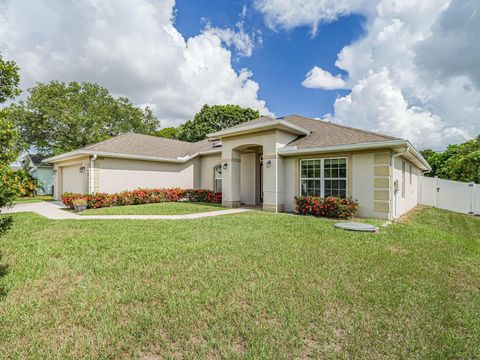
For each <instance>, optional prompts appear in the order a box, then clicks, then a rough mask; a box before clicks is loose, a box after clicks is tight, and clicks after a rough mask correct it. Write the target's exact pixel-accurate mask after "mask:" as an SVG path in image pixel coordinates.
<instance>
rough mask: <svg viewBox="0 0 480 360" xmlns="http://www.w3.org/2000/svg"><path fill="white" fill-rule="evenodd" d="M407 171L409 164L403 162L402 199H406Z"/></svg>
mask: <svg viewBox="0 0 480 360" xmlns="http://www.w3.org/2000/svg"><path fill="white" fill-rule="evenodd" d="M406 171H407V163H406V162H405V160H402V199H405V193H406V191H405V183H406V177H405V173H406Z"/></svg>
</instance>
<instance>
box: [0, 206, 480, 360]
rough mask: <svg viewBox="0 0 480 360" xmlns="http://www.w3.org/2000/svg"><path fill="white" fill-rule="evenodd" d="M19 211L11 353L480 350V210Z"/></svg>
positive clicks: (4, 280)
mask: <svg viewBox="0 0 480 360" xmlns="http://www.w3.org/2000/svg"><path fill="white" fill-rule="evenodd" d="M14 218H15V222H14V226H13V229H12V230H11V231H10V232H9V233H8V234H7V235H6V236H5V237H4V238H2V239H1V241H0V249H2V253H3V258H2V259H1V260H0V263H1V264H2V265H3V266H4V267H6V270H4V271H2V277H1V278H0V287H1V288H2V289H3V290H2V292H1V293H2V298H1V300H0V358H35V359H37V358H38V359H47V358H59V359H64V358H71V359H73V358H92V359H95V358H102V359H107V358H108V359H119V358H141V359H142V358H143V359H163V358H182V357H183V358H192V359H193V358H229V359H230V358H233V359H236V358H237V359H241V358H248V359H259V358H266V359H272V358H275V359H282V358H308V357H311V358H324V357H342V358H355V357H357V358H377V359H385V358H405V359H410V358H431V359H441V358H470V359H472V358H479V357H480V316H479V311H480V310H479V309H480V235H479V234H480V218H474V217H470V216H464V215H459V214H455V213H451V212H446V211H440V210H435V209H426V210H424V211H422V212H419V213H417V214H415V215H412V216H411V217H410V220H409V221H410V222H409V223H408V224H393V225H390V226H388V227H386V228H381V230H380V232H379V233H378V234H365V233H353V232H346V231H342V230H339V229H334V228H333V227H332V224H333V222H332V221H330V220H322V219H317V218H312V217H299V216H294V215H283V214H282V215H275V214H271V213H263V212H250V213H243V214H238V215H227V216H221V217H213V218H205V219H198V220H185V221H184V220H180V221H132V220H113V221H112V220H110V221H107V220H106V221H103V220H96V221H95V220H91V221H90V220H85V221H73V220H66V221H59V220H55V221H50V220H47V219H45V218H42V217H41V216H37V215H34V214H17V215H15V216H14Z"/></svg>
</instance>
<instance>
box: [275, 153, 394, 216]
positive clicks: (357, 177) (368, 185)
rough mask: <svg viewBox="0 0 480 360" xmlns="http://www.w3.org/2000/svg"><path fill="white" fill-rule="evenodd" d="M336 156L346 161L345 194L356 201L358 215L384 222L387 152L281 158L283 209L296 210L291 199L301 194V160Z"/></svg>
mask: <svg viewBox="0 0 480 360" xmlns="http://www.w3.org/2000/svg"><path fill="white" fill-rule="evenodd" d="M337 157H346V158H347V195H348V196H351V197H353V198H354V199H357V200H358V202H359V212H358V215H359V216H361V217H374V218H384V219H387V218H388V217H389V216H390V201H389V194H390V189H389V187H390V185H389V184H390V173H391V170H390V151H389V150H388V149H379V150H375V151H366V150H363V151H356V152H337V153H318V154H315V153H313V154H308V155H298V156H289V157H284V160H283V166H284V177H283V180H284V184H285V210H286V211H294V210H295V201H294V198H295V196H298V195H299V194H300V161H301V160H304V159H322V158H337Z"/></svg>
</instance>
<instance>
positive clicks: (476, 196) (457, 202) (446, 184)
mask: <svg viewBox="0 0 480 360" xmlns="http://www.w3.org/2000/svg"><path fill="white" fill-rule="evenodd" d="M420 204H423V205H428V206H433V207H437V208H439V209H445V210H450V211H455V212H459V213H464V214H475V215H480V185H478V184H474V183H464V182H460V181H451V180H444V179H439V178H436V177H435V178H431V177H424V176H422V177H421V178H420Z"/></svg>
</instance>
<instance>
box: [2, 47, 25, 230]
mask: <svg viewBox="0 0 480 360" xmlns="http://www.w3.org/2000/svg"><path fill="white" fill-rule="evenodd" d="M18 71H19V68H18V66H17V65H16V64H15V62H14V61H6V60H3V58H2V57H1V55H0V104H2V103H4V102H6V101H7V100H11V99H13V98H15V97H16V96H17V95H19V94H20V89H19V87H18V84H19V83H20V75H19V74H18ZM8 114H9V112H8V109H2V110H0V208H1V207H3V206H7V205H10V204H11V203H12V201H13V200H14V199H15V198H16V197H17V194H18V192H17V191H18V181H17V178H16V176H15V174H14V171H13V170H12V169H11V168H10V164H11V163H12V162H14V161H15V160H16V159H17V157H18V155H19V154H20V150H21V143H22V142H21V140H20V135H19V134H18V132H17V131H15V129H14V126H13V124H12V123H11V122H10V121H9V120H8ZM11 224H12V218H11V217H3V218H1V219H0V237H1V236H3V235H4V234H5V233H6V232H7V230H8V229H9V228H10V226H11Z"/></svg>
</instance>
